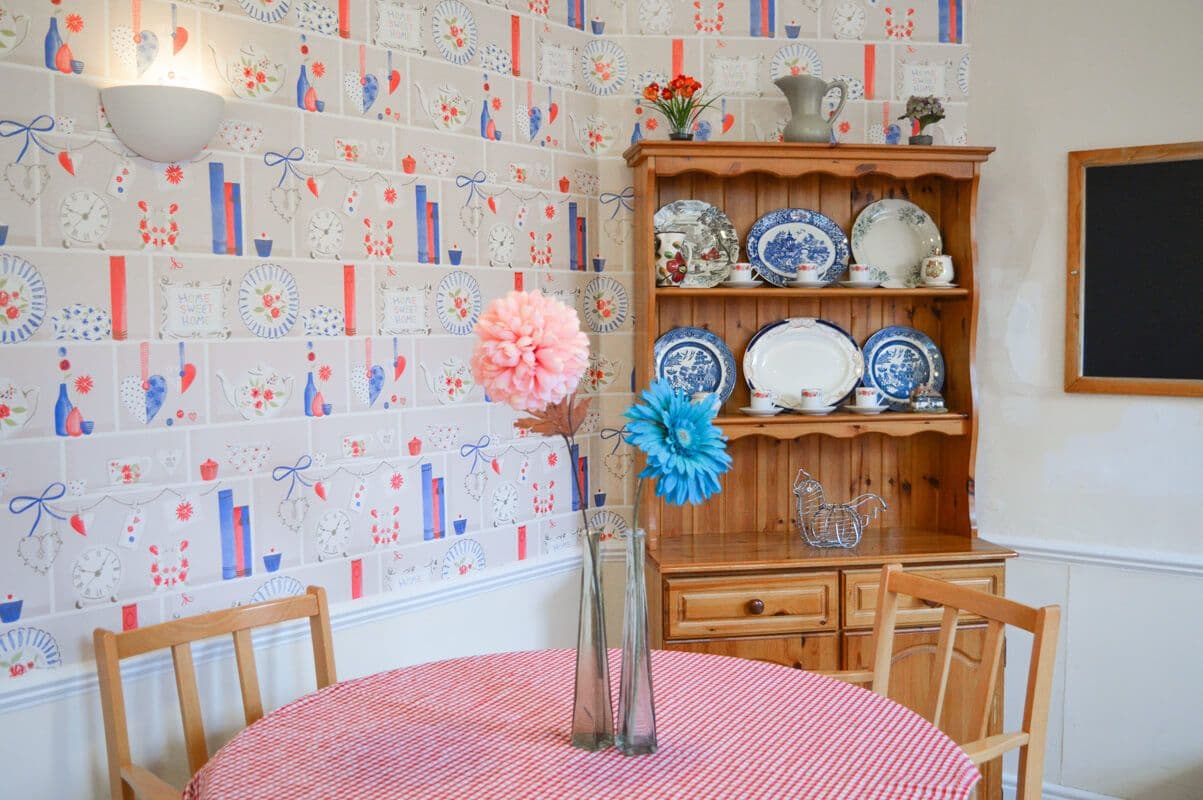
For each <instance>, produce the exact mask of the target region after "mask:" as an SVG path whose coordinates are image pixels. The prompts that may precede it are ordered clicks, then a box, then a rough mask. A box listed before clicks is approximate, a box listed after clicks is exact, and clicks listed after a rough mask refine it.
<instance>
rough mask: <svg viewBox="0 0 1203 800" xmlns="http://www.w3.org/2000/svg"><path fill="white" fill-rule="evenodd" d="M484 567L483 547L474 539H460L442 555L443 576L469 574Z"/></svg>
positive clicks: (450, 576)
mask: <svg viewBox="0 0 1203 800" xmlns="http://www.w3.org/2000/svg"><path fill="white" fill-rule="evenodd" d="M484 568H485V549H484V548H483V547H481V545H480V542H478V541H476V540H475V539H461V540H460V541H458V542H456V543H455V544H453V545H451V549H450V550H448V551H447V554H446V555H445V556H443V577H444V578H452V577H457V576H459V575H470V574H471V573H473V572H479V571H480V570H482V569H484Z"/></svg>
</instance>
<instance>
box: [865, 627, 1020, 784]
mask: <svg viewBox="0 0 1203 800" xmlns="http://www.w3.org/2000/svg"><path fill="white" fill-rule="evenodd" d="M939 636H940V631H939V630H938V629H922V630H909V631H902V630H900V631H896V632H895V634H894V658H893V660H892V662H891V665H890V693H889V696H890V699H891V700H894V701H896V702H898V703H901V704H902V705H904V706H906V707H907V708H909V709H911V710H912V711H914V712H916V713H918V714H920V715H922V716H923V717H924V718H925V719H926V718H929V717H930V716H931V712H932V709H933V708H934V707H935V700H936V685H935V676H936V674H937V672H936V642H937V640H938V639H939ZM985 640H986V626H984V625H976V626H966V627H964V628H960V629H959V630H958V631H957V639H956V645H955V647H954V648H953V656H952V667H951V669H950V670H949V676H948V693H947V695H946V696H945V699H944V713H943V714H942V719H940V720H939V721H938V725H939V727H940V730H942V731H944V732H945V733H947V734H948V736H949V737H950V738H951V739H952V740H953V741H955V742H957V743H958V744H963V743H965V742H966V741H969V740H970V737H969V735H968V729H969V724H970V721H969V717H970V715H971V714H972V713H973V701H974V695H975V692H976V691H977V686H978V681H980V680H981V679H982V674H981V672H982V670H981V659H982V647H983V645H984V644H985ZM873 650H874V645H873V635H872V632H871V631H855V632H852V631H849V632H846V633H845V634H844V647H843V652H844V668H845V669H872V667H873ZM999 687H1000V688H999V690H998V693H997V695H996V696H995V698H994V706H993V708H992V709H991V714H990V733H991V734H995V733H1001V732H1002V688H1001V687H1002V681H1001V679H1000V680H999ZM980 769H981V771H982V784H981V786H982V788H980V789H979V790H978V792H977V797H978V798H991V800H992V799H993V798H998V797H1001V791H1002V790H1001V780H1002V771H1001V761H999V760H995V761H992V762H990V763H989V764H983V765H982V766H981V767H980Z"/></svg>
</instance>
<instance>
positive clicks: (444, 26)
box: [430, 0, 476, 64]
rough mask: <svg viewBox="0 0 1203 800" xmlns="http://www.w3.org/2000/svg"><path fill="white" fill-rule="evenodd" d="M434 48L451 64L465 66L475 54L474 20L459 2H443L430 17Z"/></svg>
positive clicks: (451, 0)
mask: <svg viewBox="0 0 1203 800" xmlns="http://www.w3.org/2000/svg"><path fill="white" fill-rule="evenodd" d="M430 34H431V36H433V37H434V46H435V47H436V48H438V51H439V52H440V53H441V54H442V55H443V58H445V59H447V60H448V61H450V62H451V63H452V64H467V63H468V62H469V61H470V60H471V59H472V56H473V55H474V54H475V53H476V18H475V17H473V16H472V12H471V10H469V9H468V7H467V6H466V5H464V4H463V3H461V2H460V1H459V0H443V2H441V3H439V4H438V5H437V6H435V8H434V13H433V14H432V15H431V22H430Z"/></svg>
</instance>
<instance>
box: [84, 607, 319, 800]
mask: <svg viewBox="0 0 1203 800" xmlns="http://www.w3.org/2000/svg"><path fill="white" fill-rule="evenodd" d="M295 619H308V620H309V633H310V638H311V639H312V642H313V665H314V671H315V674H316V677H317V688H318V689H324V688H325V687H327V686H329V685H331V684H333V683H335V682H336V681H337V677H336V675H335V669H334V645H333V641H332V639H331V636H330V610H329V608H328V606H327V603H326V591H325V590H324V589H322V588H321V587H319V586H310V587H309V588H308V589H307V590H306V592H305V594H303V595H299V596H297V597H288V598H284V599H280V600H269V601H267V602H263V603H255V604H254V605H248V606H241V607H239V608H231V609H227V610H223V611H213V612H210V613H208V614H199V615H197V616H195V617H187V618H184V619H179V620H173V621H171V622H164V623H161V624H158V625H149V626H147V627H145V628H137V629H135V630H132V631H124V632H122V633H116V632H114V631H110V630H106V629H104V628H97V629H96V632H95V633H94V634H93V642H94V644H95V647H96V673H97V677H98V679H99V684H100V686H99V688H100V703H101V709H102V711H103V714H104V734H105V743H106V747H107V751H108V765H109V785H110V791H111V793H112V797H113V800H134V798H136V797H149V798H155V799H156V800H157V799H158V798H167V797H174V798H177V800H178V798H179V796H180V795H179V791H178V790H176V789H173V788H172V787H171V786H170V785H169V784H167V783H166V782H165V781H163V780H162V779H161V778H158V777H157V776H155V775H154V774H153V773H151V772H149V771H148V770H146V769H144V768H142V767H139V766H136V765H135V764H133V763H132V761H131V758H130V746H129V728H128V726H127V723H126V709H125V694H124V692H123V690H122V685H121V661H122V660H123V659H126V658H132V657H134V656H138V655H142V654H144V653H149V652H152V651H154V650H164V649H170V650H171V661H172V664H173V666H174V667H175V685H176V692H177V694H178V695H179V701H180V717H181V719H182V721H183V724H184V747H185V750H186V752H187V754H188V768H189V770H190V772H191V774H196V772H197V771H198V770H199V769H200V768H201V767H203V766H204V765H205V763H206V762H207V761H208V760H209V749H208V746H207V745H206V743H205V726H204V719H203V717H202V714H201V705H200V695H199V694H198V692H197V688H196V668H195V666H194V664H193V661H192V643H193V642H196V641H200V640H202V639H209V638H212V637H215V636H225V635H229V636H232V637H233V640H234V659H235V662H236V663H237V666H238V683H239V686H240V688H241V693H242V710H243V716H244V717H245V719H246V724H247V725H250V724H251V723H253V722H255V721H256V720H258V719H260V718H261V717H262V716H263V699H262V696H261V695H260V692H259V674H258V670H257V669H256V665H255V650H254V646H253V644H252V642H251V630H252V629H254V628H261V627H264V626H267V625H275V624H277V623H281V622H287V621H289V620H295Z"/></svg>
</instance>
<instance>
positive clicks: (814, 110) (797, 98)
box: [773, 75, 848, 144]
mask: <svg viewBox="0 0 1203 800" xmlns="http://www.w3.org/2000/svg"><path fill="white" fill-rule="evenodd" d="M773 83H774V84H775V85H776V86H777V88H778V89H780V90H781V93H782V94H784V95H785V99H786V100H788V101H789V110H790V113H791V114H792V115H793V116H792V117H791V119H790V121H789V122H788V123H786V126H785V129H784V131H783V132H782V135H783V138H784V139H785V141H787V142H822V143H824V144H825V143H828V142H830V141H832V132H831V127H832V125H834V124H835V121H836V120H837V119H838V118H839V116H840V112H841V111H843V110H844V103H846V102H847V101H848V84H846V83H844V82H843V81H840V80H835V81H831V82H827V81H824V80H823V79H822V78H816V77H814V76H813V75H785V76H783V77H781V78H778V79H777V80H775V81H773ZM835 88H838V89H839V90H840V103H839V105H837V106H836V107H835V113H833V114H832V115H831V119H827V117H825V116H824V115H823V96H824V95H826V94H827V93H828V92H829V91H831V90H832V89H835Z"/></svg>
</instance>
